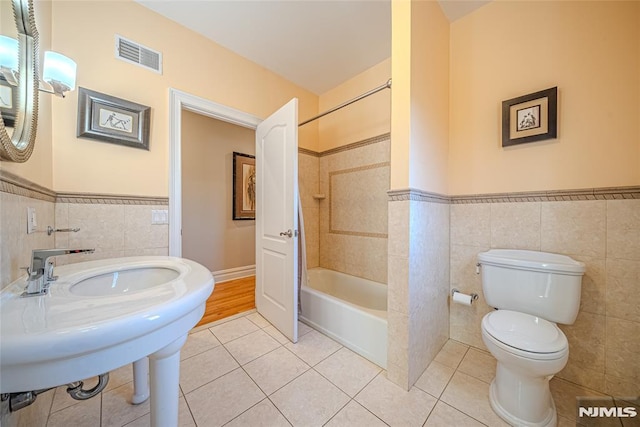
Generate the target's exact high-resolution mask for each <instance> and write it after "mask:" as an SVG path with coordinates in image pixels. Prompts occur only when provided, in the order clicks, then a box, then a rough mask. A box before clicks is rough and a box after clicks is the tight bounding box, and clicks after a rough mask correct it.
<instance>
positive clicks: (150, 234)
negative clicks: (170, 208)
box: [124, 205, 169, 249]
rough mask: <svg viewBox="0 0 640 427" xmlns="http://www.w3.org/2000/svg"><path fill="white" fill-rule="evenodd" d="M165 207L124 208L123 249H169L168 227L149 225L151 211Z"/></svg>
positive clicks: (131, 206)
mask: <svg viewBox="0 0 640 427" xmlns="http://www.w3.org/2000/svg"><path fill="white" fill-rule="evenodd" d="M166 208H167V207H166V206H147V205H144V206H136V205H125V206H124V249H147V248H165V247H166V248H168V247H169V226H168V225H167V224H151V211H152V210H159V209H166Z"/></svg>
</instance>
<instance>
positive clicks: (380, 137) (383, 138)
mask: <svg viewBox="0 0 640 427" xmlns="http://www.w3.org/2000/svg"><path fill="white" fill-rule="evenodd" d="M390 138H391V133H389V132H387V133H383V134H381V135H378V136H373V137H371V138H367V139H363V140H361V141H357V142H352V143H351V144H347V145H343V146H341V147H336V148H331V149H329V150H325V151H320V152H318V151H314V150H310V149H308V148H298V154H306V155H309V156H314V157H324V156H330V155H331V154H336V153H341V152H343V151H349V150H353V149H356V148H360V147H364V146H367V145H371V144H377V143H378V142H383V141H388V140H389V139H390Z"/></svg>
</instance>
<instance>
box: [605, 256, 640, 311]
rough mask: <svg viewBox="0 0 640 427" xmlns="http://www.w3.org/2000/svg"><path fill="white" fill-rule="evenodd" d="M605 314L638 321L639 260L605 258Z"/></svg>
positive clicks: (639, 296)
mask: <svg viewBox="0 0 640 427" xmlns="http://www.w3.org/2000/svg"><path fill="white" fill-rule="evenodd" d="M606 299H607V304H606V306H607V316H611V317H617V318H619V319H625V320H632V321H634V322H640V261H627V260H621V259H608V260H607V298H606Z"/></svg>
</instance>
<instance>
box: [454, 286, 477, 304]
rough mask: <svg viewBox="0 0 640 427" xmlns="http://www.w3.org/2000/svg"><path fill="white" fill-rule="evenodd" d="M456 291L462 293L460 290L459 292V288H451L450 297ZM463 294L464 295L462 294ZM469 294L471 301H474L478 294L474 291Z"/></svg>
mask: <svg viewBox="0 0 640 427" xmlns="http://www.w3.org/2000/svg"><path fill="white" fill-rule="evenodd" d="M456 292H457V293H460V294H463V293H462V292H460V291H459V290H457V289H456V288H453V289H451V297H453V295H454V294H455V293H456ZM463 295H464V294H463ZM469 296H470V297H471V301H472V302H473V301H476V300H477V299H478V294H475V293H474V294H469Z"/></svg>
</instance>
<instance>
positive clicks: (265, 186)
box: [256, 98, 298, 343]
mask: <svg viewBox="0 0 640 427" xmlns="http://www.w3.org/2000/svg"><path fill="white" fill-rule="evenodd" d="M297 195H298V100H297V99H296V98H294V99H292V100H291V101H289V103H287V104H286V105H285V106H283V107H282V108H280V109H279V110H278V111H276V112H275V113H274V114H272V115H271V116H269V117H268V118H267V119H265V120H264V121H263V122H262V123H260V124H259V125H258V128H257V129H256V308H257V309H258V313H260V314H261V315H262V316H264V318H265V319H267V320H268V321H269V322H271V324H273V325H274V326H275V327H276V328H278V330H279V331H280V332H282V333H283V334H284V335H285V336H286V337H287V338H289V339H290V340H291V341H292V342H294V343H295V342H297V341H298V285H297V277H298V262H297V261H298V215H297V214H298V198H297Z"/></svg>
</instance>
